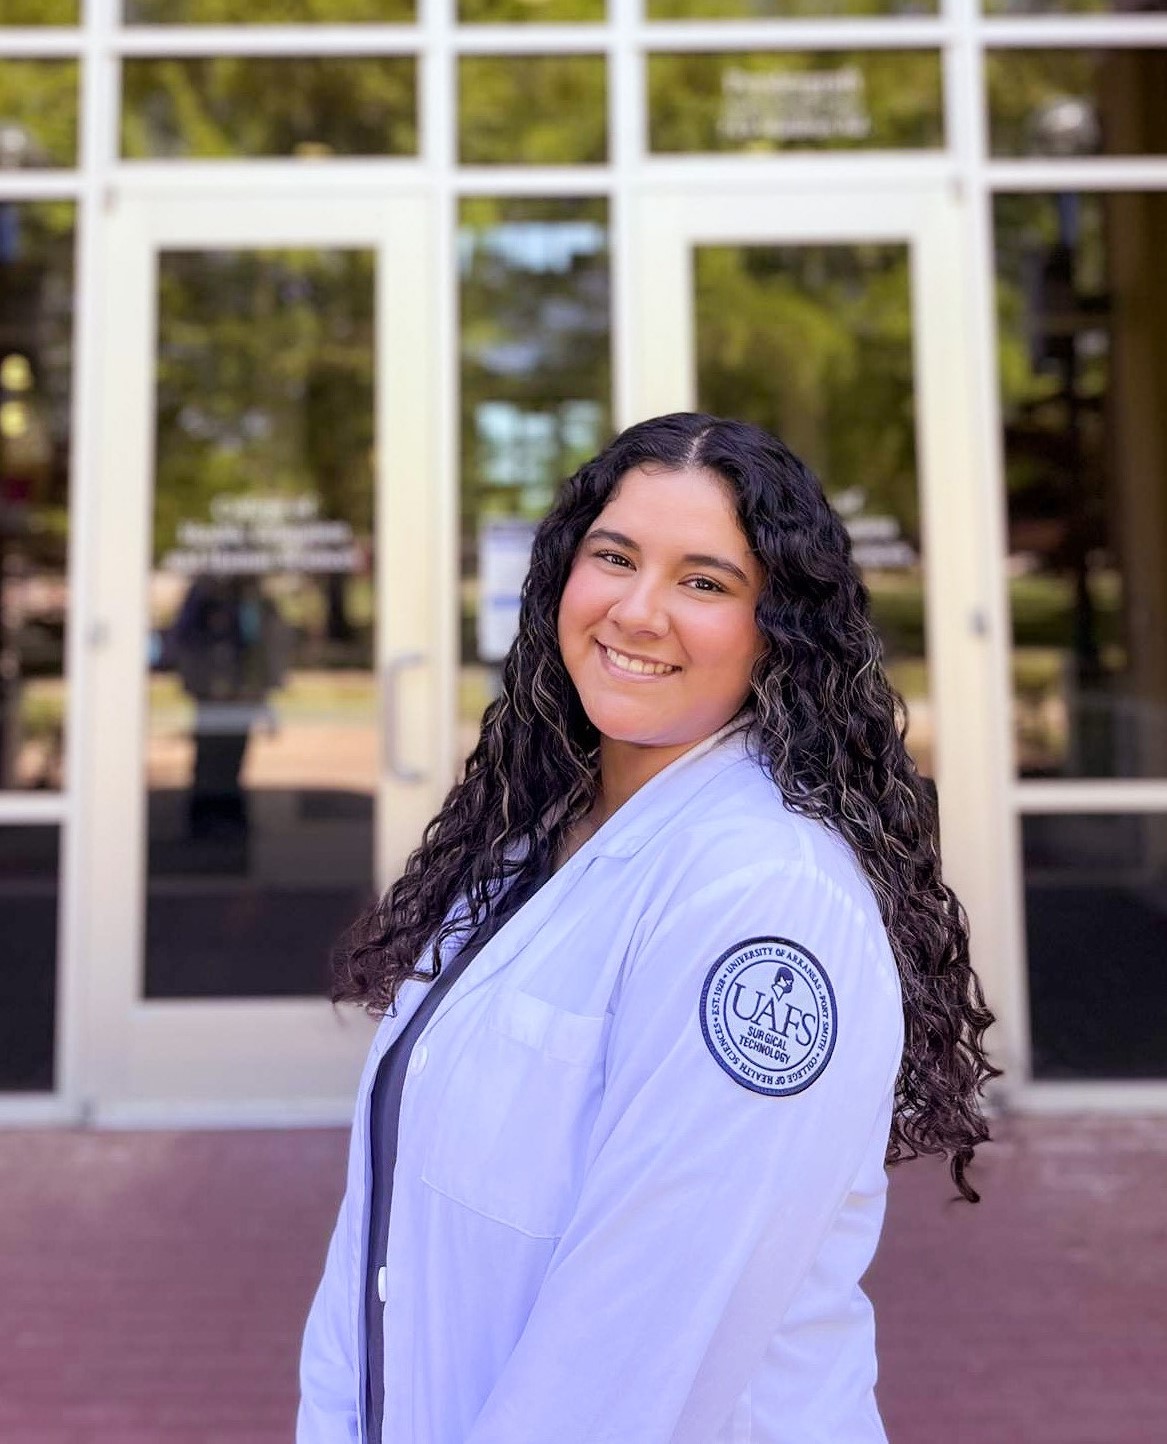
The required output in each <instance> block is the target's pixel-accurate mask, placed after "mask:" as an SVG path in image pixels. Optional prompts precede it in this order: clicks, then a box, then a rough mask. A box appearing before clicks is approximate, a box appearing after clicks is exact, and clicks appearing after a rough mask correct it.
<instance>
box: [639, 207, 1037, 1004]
mask: <svg viewBox="0 0 1167 1444" xmlns="http://www.w3.org/2000/svg"><path fill="white" fill-rule="evenodd" d="M967 230H968V223H967V218H965V219H964V220H963V223H962V220H961V216H960V212H959V206H958V202H957V200H956V199H955V197H954V196H953V195H952V193H951V191H949V190H947V189H944V188H941V187H936V188H935V189H932V188H928V187H919V188H912V189H911V190H907V191H904V192H895V191H890V192H889V191H883V192H873V193H871V194H867V195H865V194H863V193H862V192H860V191H857V190H855V189H849V190H847V191H846V192H845V193H840V194H837V195H836V194H831V193H828V192H825V191H815V192H798V191H785V190H783V191H778V190H773V191H771V192H769V193H765V194H758V193H756V192H755V193H747V192H740V193H734V192H718V193H716V194H708V193H705V192H699V191H697V190H696V189H695V188H691V189H690V190H688V191H686V192H684V193H678V192H653V193H651V194H650V195H649V196H647V197H646V198H645V199H644V200H643V202H642V203H641V209H640V213H639V217H638V221H637V227H636V254H637V260H636V268H635V273H634V277H633V284H632V287H631V300H630V305H631V307H632V309H633V314H634V316H635V323H636V324H635V337H636V339H635V343H634V344H633V346H632V347H631V349H630V352H629V358H630V360H629V364H630V373H631V374H630V380H631V388H630V389H631V393H632V401H633V412H634V414H636V415H652V414H654V413H659V412H665V411H670V410H677V409H685V408H693V407H695V408H698V409H700V410H704V411H710V412H712V413H714V414H717V415H731V416H739V417H743V418H745V419H748V420H751V421H756V422H758V423H760V424H761V425H764V426H766V427H768V428H769V429H771V430H773V431H775V432H776V433H777V434H778V435H779V436H781V437H782V438H783V439H784V440H785V441H786V442H787V443H788V444H789V445H790V446H791V447H792V448H793V449H794V450H795V451H796V452H797V453H798V454H799V455H800V456H802V457H803V458H804V459H805V460H806V461H807V462H808V463H809V464H810V465H811V466H812V467H814V469H815V470H816V472H817V473H818V475H819V476H820V477H821V478H822V480H823V483H824V486H825V488H826V490H827V493H828V495H829V496H830V497H831V500H832V501H833V503H834V505H835V507H836V508H837V509H838V511H839V512H840V513H841V514H842V516H843V518H844V520H845V521H846V523H847V526H848V528H849V530H850V533H851V538H852V543H853V546H854V553H855V556H856V558H857V559H858V561H859V562H860V565H861V567H862V569H863V572H864V577H865V581H866V583H867V586H868V589H869V591H870V594H871V604H872V611H873V614H874V617H875V620H876V622H877V625H878V626H879V629H880V632H881V634H882V636H883V641H884V647H885V658H886V665H887V669H888V672H889V674H890V676H891V679H892V681H893V683H894V685H895V686H896V688H897V690H898V691H899V692H900V693H901V695H902V696H903V697H904V699H905V702H906V704H907V714H908V734H907V740H908V746H909V748H910V749H911V751H912V753H913V755H914V757H915V758H916V761H917V763H918V765H919V767H920V769H921V771H922V772H923V773H924V774H925V775H927V776H929V777H932V778H933V779H935V781H936V784H937V787H938V789H939V792H940V800H941V811H942V818H943V832H944V853H945V866H946V872H947V874H948V876H949V878H950V880H951V881H952V883H953V885H954V886H955V887H956V888H957V890H958V892H959V893H960V895H961V897H962V899H963V900H964V901H965V903H966V906H968V908H969V910H970V913H972V914H973V915H974V924H975V927H976V944H977V957H978V966H979V967H980V968H981V970H982V975H983V976H984V977H985V979H986V983H987V984H988V985H989V986H990V989H991V991H992V992H993V993H994V995H1000V994H1001V993H1002V992H1004V991H1005V989H1004V987H1003V983H1004V979H1003V978H998V977H996V976H995V974H996V973H997V970H998V969H999V968H1000V967H1001V962H1000V959H1001V956H1002V947H1003V944H1004V939H1005V938H1006V937H1007V933H1006V931H1005V929H1004V928H1003V926H1002V918H1001V912H1002V909H1001V904H1000V899H1001V898H1002V897H1006V896H1008V895H1009V889H1008V888H1007V887H1005V886H1003V876H1007V871H1006V872H1005V873H1004V874H1003V872H1002V869H1005V868H1006V865H1007V861H1008V860H1007V859H1006V858H1005V857H1004V855H1003V851H1004V850H1003V849H1002V848H1001V846H1000V844H999V843H997V844H996V845H995V846H994V841H993V840H994V838H1000V837H1002V836H1004V835H1006V829H1005V825H1004V821H1003V818H1004V812H1003V811H1002V809H1003V806H1004V803H1003V798H1002V795H1001V779H1000V776H999V772H1000V763H999V753H998V752H996V751H995V748H994V743H993V739H992V709H991V706H990V703H989V698H990V697H991V695H992V668H991V666H990V657H989V654H988V648H987V647H986V645H985V642H986V634H987V632H988V630H989V622H988V619H989V616H990V614H991V608H990V607H989V605H988V600H987V595H986V591H987V587H986V581H985V576H986V571H985V567H984V557H985V550H984V549H985V546H986V542H987V541H988V539H989V538H990V537H991V535H992V525H991V523H992V518H991V517H989V518H986V516H985V515H984V505H985V503H984V498H983V495H979V494H978V488H977V478H978V472H979V470H980V468H979V467H978V464H977V461H976V453H977V445H978V438H979V435H980V433H979V432H978V431H977V429H976V427H975V425H974V417H973V414H972V406H973V403H972V397H973V392H974V387H973V385H972V381H971V367H970V360H969V346H968V343H967V340H966V335H967V331H968V322H969V319H970V318H969V317H968V316H967V315H966V310H965V307H966V295H967V287H966V285H965V284H964V282H963V279H962V251H963V248H964V246H965V245H966V244H967V242H966V240H965V235H966V234H967ZM995 985H998V986H995Z"/></svg>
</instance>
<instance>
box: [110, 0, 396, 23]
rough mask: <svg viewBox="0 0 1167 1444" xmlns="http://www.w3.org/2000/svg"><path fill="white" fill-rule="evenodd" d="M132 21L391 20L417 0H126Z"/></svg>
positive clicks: (340, 21) (126, 9)
mask: <svg viewBox="0 0 1167 1444" xmlns="http://www.w3.org/2000/svg"><path fill="white" fill-rule="evenodd" d="M123 4H124V5H125V18H126V21H127V22H128V23H129V24H143V25H144V24H149V23H151V22H153V23H156V24H163V25H186V24H203V25H264V24H268V23H273V22H274V23H277V24H278V23H279V22H281V21H282V22H283V23H285V24H297V23H300V24H310V23H311V22H312V21H313V20H318V21H323V22H330V23H332V24H334V25H336V24H340V23H342V22H345V21H360V20H369V21H375V22H379V23H380V24H383V25H384V24H389V23H391V22H392V21H394V20H412V19H413V18H414V15H415V5H414V0H123Z"/></svg>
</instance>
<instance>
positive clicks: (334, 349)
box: [145, 250, 378, 997]
mask: <svg viewBox="0 0 1167 1444" xmlns="http://www.w3.org/2000/svg"><path fill="white" fill-rule="evenodd" d="M373 358H374V260H373V256H372V254H371V253H369V252H366V251H355V250H351V251H350V250H336V251H333V250H330V251H294V252H289V251H255V252H252V251H247V252H244V251H217V252H209V253H208V252H167V253H164V254H163V255H162V256H161V258H160V268H159V323H158V393H157V418H158V420H157V444H156V470H155V474H156V483H155V501H154V565H153V568H152V571H151V576H150V608H151V626H152V631H151V638H150V648H149V654H150V658H151V663H152V667H151V671H150V675H149V677H148V680H147V696H148V734H147V759H146V786H147V791H148V799H147V817H148V859H149V876H148V883H149V887H148V902H147V929H146V931H147V952H146V976H145V992H146V996H147V997H193V996H220V997H221V996H275V995H294V994H312V993H320V992H321V991H323V989H324V987H325V979H326V969H327V961H328V955H329V948H330V944H331V942H332V941H333V939H334V938H335V937H336V936H337V935H338V934H339V933H340V932H341V930H342V929H343V927H344V926H345V925H346V924H347V923H348V922H349V921H350V920H351V918H352V917H353V916H355V914H356V913H357V911H358V910H359V909H360V908H361V906H362V905H363V904H364V903H365V902H366V901H367V900H368V898H369V897H370V896H371V894H372V891H373V884H372V865H373V808H374V797H375V794H376V786H377V775H378V772H377V768H378V762H377V757H378V752H377V738H378V728H377V714H376V683H375V675H374V671H373V666H374V659H373V627H374V603H373V578H374V561H373V535H374V532H373V494H374V493H373V416H374V408H373Z"/></svg>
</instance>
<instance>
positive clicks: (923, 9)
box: [646, 0, 937, 20]
mask: <svg viewBox="0 0 1167 1444" xmlns="http://www.w3.org/2000/svg"><path fill="white" fill-rule="evenodd" d="M646 9H647V11H648V18H649V19H650V20H770V19H773V20H787V19H791V18H793V17H795V16H803V15H805V16H807V17H809V18H812V19H814V18H818V17H820V16H831V15H935V13H936V10H937V0H646Z"/></svg>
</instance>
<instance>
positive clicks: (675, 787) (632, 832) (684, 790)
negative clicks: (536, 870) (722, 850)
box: [430, 723, 744, 1025]
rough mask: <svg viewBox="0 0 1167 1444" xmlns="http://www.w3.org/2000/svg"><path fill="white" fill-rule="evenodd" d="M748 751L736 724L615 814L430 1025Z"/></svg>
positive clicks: (483, 957)
mask: <svg viewBox="0 0 1167 1444" xmlns="http://www.w3.org/2000/svg"><path fill="white" fill-rule="evenodd" d="M743 748H744V732H743V730H742V728H741V724H740V723H731V724H730V725H729V726H727V727H723V728H722V729H721V730H720V731H719V732H715V733H714V734H713V736H712V737H709V738H707V739H706V740H705V741H704V742H701V743H698V745H697V746H696V747H694V748H692V749H691V750H690V751H688V752H686V753H685V754H684V755H683V756H681V757H679V758H677V760H676V761H675V762H671V763H670V764H669V765H668V767H666V768H664V769H663V770H662V771H661V772H658V773H657V775H656V776H655V777H653V778H651V779H650V780H649V781H648V782H646V783H645V784H644V786H643V787H642V788H641V789H640V790H639V792H637V793H635V794H634V795H633V796H632V797H630V798H629V799H628V801H627V802H626V803H625V804H624V806H623V807H621V808H620V809H619V811H617V812H616V813H614V814H613V815H612V816H611V817H610V818H609V819H608V820H607V822H605V823H604V825H603V826H602V827H601V828H600V829H599V830H598V831H597V832H595V833H594V834H593V835H592V836H591V837H590V838H589V839H588V840H587V842H585V843H584V845H583V846H582V847H581V848H580V849H579V851H578V852H576V853H575V854H574V855H573V856H572V857H570V858H569V859H568V861H567V862H566V863H565V864H564V865H563V867H561V868H560V869H559V871H558V872H557V873H553V874H552V876H551V877H550V878H548V880H547V881H546V882H545V883H544V884H543V886H542V887H541V888H540V889H539V891H538V892H537V893H536V894H535V895H534V897H532V898H531V899H530V901H528V902H527V903H526V904H524V906H523V907H521V908H520V909H519V911H518V912H517V913H516V914H515V915H514V917H512V918H511V919H510V920H509V921H508V922H507V923H505V924H504V925H503V927H501V928H500V929H499V930H498V932H497V933H496V934H495V935H494V937H493V938H491V940H490V941H489V942H488V943H487V945H486V946H485V947H484V948H483V949H482V951H481V952H480V953H479V954H478V956H477V957H476V958H475V959H474V961H473V962H472V963H471V964H470V966H469V967H468V968H467V969H466V971H465V972H464V973H463V974H462V976H461V977H460V978H459V979H458V981H457V982H456V983H455V984H454V986H453V987H452V988H451V989H450V991H449V993H448V994H447V995H446V997H445V998H444V999H443V1000H442V1002H441V1004H440V1005H439V1006H438V1008H437V1009H436V1011H435V1012H434V1016H433V1018H432V1019H431V1020H430V1024H431V1025H432V1024H433V1023H436V1022H437V1021H438V1019H439V1018H441V1017H442V1015H443V1014H444V1013H445V1012H446V1010H447V1009H448V1008H450V1007H451V1006H452V1005H453V1004H454V1003H455V1002H457V1000H458V999H459V998H462V997H465V996H466V995H467V994H468V993H471V992H473V991H474V990H475V989H476V988H480V987H482V985H483V984H484V983H486V982H488V981H489V979H490V978H492V977H493V976H494V975H495V974H496V973H497V972H498V971H499V969H500V968H502V967H504V966H505V965H506V964H507V963H508V962H510V961H511V959H513V958H515V957H517V956H518V954H519V953H520V952H521V951H522V950H523V948H525V947H526V946H527V944H528V943H529V942H530V940H531V939H532V938H533V937H534V935H535V934H536V933H537V932H538V931H539V929H540V928H541V927H542V926H543V924H544V923H545V922H546V921H547V920H548V919H549V918H550V917H551V916H552V914H553V913H554V912H555V910H556V909H557V908H559V907H560V906H562V904H563V903H564V902H565V901H566V899H567V898H568V897H569V896H570V895H571V893H572V892H573V891H574V890H575V888H576V887H578V886H579V884H580V883H581V882H582V881H583V879H584V878H585V876H586V875H587V871H588V869H589V868H590V867H591V865H592V863H593V862H595V861H596V859H597V858H600V857H629V856H631V855H632V854H633V853H635V852H637V851H638V850H639V849H640V848H641V847H642V846H643V845H644V844H645V842H647V841H648V840H649V839H650V838H652V837H654V836H656V835H657V834H658V833H659V832H660V830H661V828H662V827H663V826H664V825H665V823H666V822H667V821H668V819H669V818H670V817H671V816H672V815H673V814H674V813H676V812H677V811H679V810H680V808H681V807H682V806H684V804H685V803H686V802H687V801H688V800H689V798H690V797H692V796H693V794H694V793H695V792H696V791H697V789H698V788H700V787H703V786H705V784H706V783H707V782H708V781H709V780H710V778H712V777H715V776H716V775H717V774H718V773H719V772H721V771H723V770H724V769H725V768H726V767H728V766H730V765H731V764H732V763H734V762H736V761H737V760H738V759H739V758H740V757H741V756H742V752H743Z"/></svg>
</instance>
